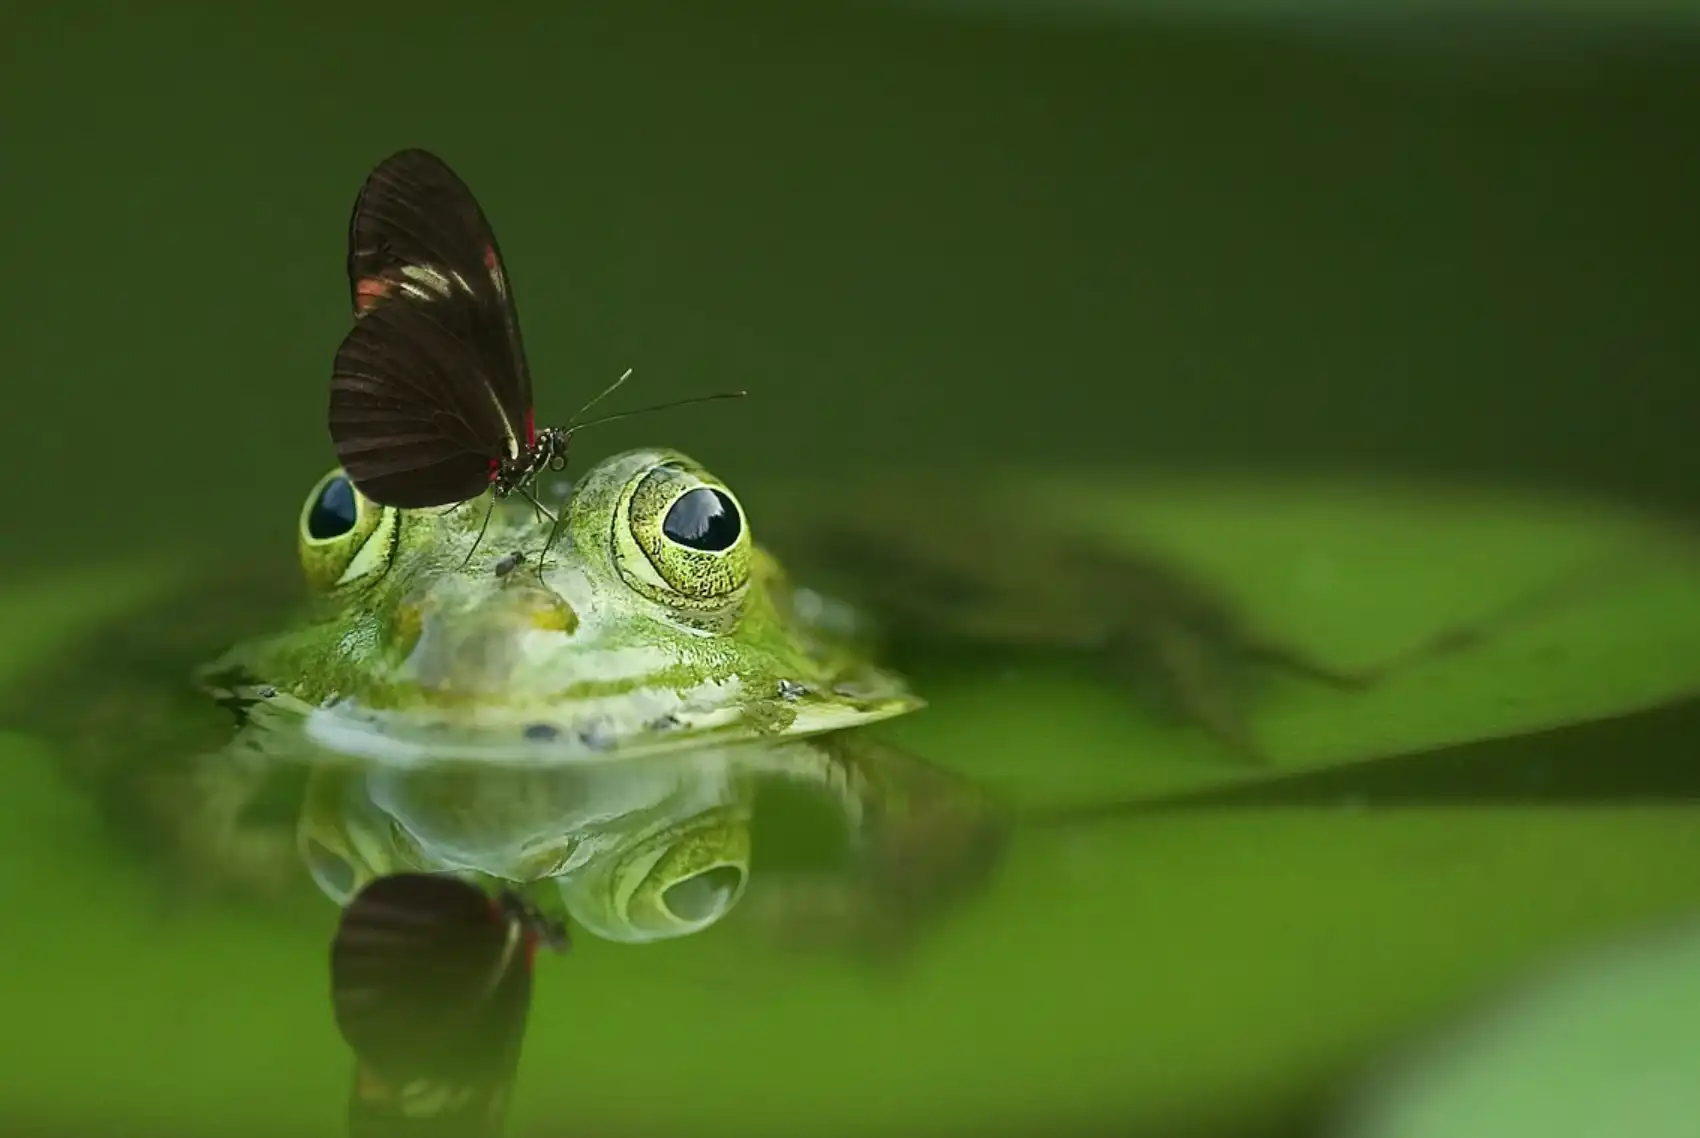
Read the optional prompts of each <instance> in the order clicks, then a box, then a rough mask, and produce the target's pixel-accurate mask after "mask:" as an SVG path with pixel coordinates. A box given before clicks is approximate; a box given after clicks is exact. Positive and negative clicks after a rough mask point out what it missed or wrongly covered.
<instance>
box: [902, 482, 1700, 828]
mask: <svg viewBox="0 0 1700 1138" xmlns="http://www.w3.org/2000/svg"><path fill="white" fill-rule="evenodd" d="M1012 493H1013V494H1014V495H1015V497H1016V500H1017V501H1020V502H1021V503H1022V508H1023V509H1026V510H1030V511H1034V512H1036V513H1039V514H1042V515H1044V516H1046V517H1049V518H1051V519H1053V520H1061V521H1064V522H1066V524H1069V525H1072V526H1078V527H1080V528H1083V529H1086V530H1089V531H1092V532H1096V533H1098V534H1100V535H1102V536H1104V537H1105V538H1107V539H1109V540H1112V541H1116V542H1121V543H1125V545H1126V546H1127V548H1128V549H1130V550H1133V551H1137V550H1142V549H1155V550H1157V551H1158V552H1159V553H1161V554H1164V555H1166V556H1167V557H1168V558H1170V559H1172V560H1173V561H1175V562H1176V563H1178V564H1180V565H1181V566H1183V567H1185V568H1186V569H1187V570H1188V571H1189V572H1191V573H1193V574H1196V575H1197V576H1199V577H1201V578H1202V579H1204V580H1206V581H1208V582H1210V583H1212V584H1213V585H1215V586H1216V587H1218V588H1219V589H1220V590H1221V591H1222V592H1223V593H1224V594H1225V595H1226V596H1227V597H1229V598H1230V599H1231V600H1232V601H1233V602H1234V603H1235V604H1236V606H1237V607H1238V608H1239V609H1240V610H1241V611H1242V612H1243V613H1244V614H1245V615H1246V617H1247V618H1248V619H1249V620H1250V622H1251V623H1252V624H1253V625H1254V626H1255V627H1256V628H1258V629H1260V630H1263V631H1264V632H1266V633H1267V634H1268V635H1269V636H1270V637H1272V638H1274V639H1277V640H1280V641H1281V642H1283V643H1286V644H1289V645H1292V646H1294V647H1297V648H1300V649H1302V650H1304V651H1305V652H1306V653H1308V654H1310V655H1312V656H1315V657H1317V658H1319V659H1321V660H1323V661H1326V662H1328V663H1332V664H1334V665H1337V666H1340V667H1345V668H1354V667H1362V666H1365V665H1374V664H1377V663H1380V662H1383V661H1387V660H1393V659H1397V658H1399V657H1401V656H1403V655H1405V654H1408V653H1411V652H1412V651H1413V650H1414V649H1417V648H1419V647H1420V646H1421V645H1422V644H1423V643H1424V642H1425V641H1426V640H1428V639H1430V638H1432V637H1434V636H1436V635H1437V634H1440V633H1443V632H1446V631H1448V630H1451V629H1458V628H1469V627H1480V628H1482V629H1483V630H1484V631H1485V633H1486V635H1485V638H1484V639H1483V641H1482V642H1481V643H1479V644H1477V645H1475V646H1473V647H1469V648H1467V649H1463V650H1459V651H1457V652H1453V653H1450V654H1445V655H1439V656H1434V657H1431V658H1427V659H1421V660H1418V661H1416V662H1413V663H1411V664H1410V665H1409V666H1405V667H1401V668H1399V669H1396V670H1395V671H1394V672H1393V673H1392V674H1391V675H1389V676H1388V677H1387V678H1386V679H1385V680H1383V681H1381V682H1380V683H1378V684H1376V685H1375V686H1373V687H1371V688H1369V689H1367V690H1363V691H1344V692H1342V691H1339V690H1335V689H1332V688H1329V687H1326V686H1322V685H1318V684H1315V683H1311V682H1305V681H1301V680H1298V679H1293V678H1289V677H1286V676H1281V675H1275V676H1271V677H1270V678H1269V681H1268V683H1267V685H1266V688H1265V691H1264V692H1263V694H1262V698H1261V699H1260V700H1259V702H1258V705H1257V710H1256V713H1255V720H1254V726H1255V729H1256V733H1257V735H1258V737H1259V739H1260V741H1261V743H1262V745H1263V746H1264V748H1265V749H1266V750H1267V752H1268V753H1269V756H1270V758H1271V759H1272V762H1271V763H1270V764H1269V765H1268V766H1265V767H1257V766H1251V765H1248V764H1246V763H1243V762H1238V761H1236V760H1235V759H1233V758H1232V757H1229V756H1227V755H1226V754H1225V753H1224V751H1223V749H1222V748H1220V747H1219V746H1218V745H1216V744H1215V743H1214V742H1213V741H1211V740H1209V739H1208V738H1206V737H1205V736H1204V735H1203V734H1202V733H1201V732H1199V731H1198V730H1197V729H1195V728H1193V727H1191V726H1190V725H1187V724H1184V723H1179V722H1173V721H1167V720H1165V719H1163V718H1161V717H1157V716H1153V715H1152V714H1151V712H1150V708H1149V707H1148V706H1142V705H1141V704H1140V703H1139V702H1138V701H1137V700H1132V699H1129V698H1128V694H1127V692H1126V691H1125V690H1124V689H1123V688H1121V687H1118V686H1117V685H1116V684H1115V683H1114V682H1113V681H1112V680H1110V679H1109V678H1107V677H1093V676H1091V675H1090V673H1089V671H1088V670H1086V669H1084V668H1082V669H1080V670H1078V671H1075V670H1059V669H1055V668H1049V667H1027V666H1023V662H1022V660H1021V658H1020V655H1019V654H1007V655H1006V654H1000V655H998V656H997V657H996V658H995V659H992V658H988V659H985V660H982V661H978V662H966V663H964V662H961V661H958V662H955V663H952V664H950V665H948V666H947V667H946V668H945V669H944V670H941V671H940V672H938V673H937V674H926V675H923V676H919V677H917V680H918V682H919V683H920V686H921V689H922V690H923V692H925V694H926V695H927V696H928V698H929V700H930V701H931V705H932V706H931V708H930V709H929V710H928V711H927V712H925V713H923V714H921V715H919V716H914V717H910V718H908V719H903V720H900V721H897V722H895V723H894V724H893V725H892V726H891V728H890V729H889V730H890V731H891V733H893V734H894V735H896V736H898V737H900V738H901V739H902V740H904V741H905V742H907V743H908V744H909V745H911V746H913V747H915V748H916V749H918V750H920V751H921V753H923V754H926V755H929V756H930V757H933V758H935V759H940V760H942V761H946V762H949V763H951V764H953V765H956V766H959V767H962V768H963V769H967V770H970V771H973V772H974V773H976V774H978V775H980V776H981V777H983V778H986V779H987V780H989V781H991V782H993V783H995V784H997V785H999V786H1001V787H1003V788H1005V789H1007V790H1008V791H1009V792H1010V793H1011V794H1012V795H1013V796H1015V797H1016V798H1017V799H1018V800H1020V801H1022V802H1026V803H1034V804H1047V803H1062V802H1071V803H1072V802H1080V801H1090V800H1094V799H1102V798H1103V797H1105V796H1113V797H1141V796H1153V795H1161V794H1167V793H1174V792H1179V791H1186V790H1195V789H1199V788H1202V787H1207V786H1213V785H1219V784H1225V783H1230V782H1236V781H1246V780H1253V779H1262V778H1268V777H1272V776H1280V775H1284V774H1287V773H1290V772H1292V771H1295V770H1303V769H1311V768H1317V767H1324V766H1332V765H1337V764H1341V763H1347V762H1354V761H1361V760H1364V759H1370V758H1378V757H1383V756H1387V755H1393V754H1399V753H1404V752H1410V751H1417V750H1423V749H1427V748H1432V747H1437V746H1444V745H1448V744H1454V743H1460V742H1465V741H1469V740H1474V739H1481V738H1490V737H1499V736H1506V735H1514V734H1519V733H1523V732H1529V731H1535V730H1539V729H1544V728H1550V727H1555V726H1561V725H1565V724H1571V723H1579V722H1584V721H1588V720H1591V719H1598V718H1604V717H1607V716H1614V715H1621V714H1624V713H1627V712H1631V711H1636V710H1640V709H1645V708H1649V707H1654V706H1658V705H1660V704H1665V703H1669V702H1673V701H1677V700H1682V699H1686V698H1689V697H1691V696H1694V695H1695V694H1697V693H1700V545H1697V544H1696V542H1695V540H1694V539H1693V537H1692V536H1691V534H1690V533H1689V531H1688V529H1687V527H1686V526H1685V525H1682V524H1680V523H1677V522H1674V521H1668V520H1660V519H1656V518H1650V517H1646V516H1643V515H1641V514H1639V513H1637V512H1635V511H1632V510H1628V509H1624V508H1621V507H1613V506H1612V505H1610V504H1606V503H1595V502H1589V501H1567V500H1564V499H1555V498H1549V497H1543V496H1537V495H1533V494H1523V495H1519V494H1514V493H1509V492H1501V493H1495V492H1490V491H1484V490H1479V489H1467V488H1459V489H1453V488H1441V489H1434V488H1420V487H1412V486H1394V485H1378V484H1374V483H1364V482H1354V481H1351V480H1345V479H1340V480H1313V481H1299V480H1285V481H1282V480H1276V479H1273V478H1267V477H1265V478H1257V479H1253V478H1249V477H1248V478H1244V479H1228V478H1216V479H1178V478H1169V479H1162V478H1151V479H1145V480H1138V479H1132V478H1129V477H1128V476H1126V475H1121V476H1117V475H1114V474H1106V475H1103V476H1099V477H1086V476H1071V477H1068V478H1062V477H1055V476H1053V477H1035V478H1031V479H1026V480H1020V481H1017V482H1015V483H1014V484H1013V491H1012Z"/></svg>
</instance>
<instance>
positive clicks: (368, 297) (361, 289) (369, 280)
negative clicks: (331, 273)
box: [354, 277, 393, 315]
mask: <svg viewBox="0 0 1700 1138" xmlns="http://www.w3.org/2000/svg"><path fill="white" fill-rule="evenodd" d="M392 287H393V284H392V282H390V281H386V280H385V279H384V278H383V277H362V278H361V279H360V280H359V281H358V282H356V283H355V285H354V311H355V312H356V313H358V314H360V315H365V314H366V313H368V312H370V311H372V308H373V306H374V305H376V304H377V303H378V302H379V301H380V300H382V299H384V297H386V296H388V295H389V294H390V289H391V288H392Z"/></svg>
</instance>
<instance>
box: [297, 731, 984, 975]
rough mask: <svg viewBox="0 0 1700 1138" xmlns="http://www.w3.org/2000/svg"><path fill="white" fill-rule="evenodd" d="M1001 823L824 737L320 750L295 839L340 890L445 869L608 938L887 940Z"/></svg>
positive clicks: (965, 878)
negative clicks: (739, 930)
mask: <svg viewBox="0 0 1700 1138" xmlns="http://www.w3.org/2000/svg"><path fill="white" fill-rule="evenodd" d="M758 805H759V806H760V815H761V826H760V828H761V829H762V830H763V831H764V832H765V834H766V836H767V838H768V845H769V853H770V854H771V858H770V859H764V865H763V866H762V869H761V871H760V872H756V871H755V868H754V866H753V864H752V853H753V850H754V847H755V844H756V843H755V840H754V837H753V835H754V833H755V831H756V830H757V828H758V826H757V816H758ZM1003 832H1004V818H1003V816H1002V814H1001V812H1000V811H998V810H997V809H996V808H995V807H994V806H993V805H992V803H991V802H990V801H989V800H988V799H987V798H986V796H985V795H984V794H982V793H981V792H980V791H979V790H978V789H977V788H976V787H974V786H973V785H971V784H970V783H968V782H966V781H964V780H962V779H960V778H958V777H957V776H954V775H951V774H949V773H948V772H945V771H942V770H940V769H938V768H935V767H932V766H929V765H927V764H925V763H922V762H920V761H918V760H916V759H914V758H912V757H911V756H908V755H906V754H904V753H902V752H899V751H897V750H895V749H893V748H890V747H888V746H885V745H883V744H881V743H879V742H877V741H875V740H872V739H869V738H864V737H859V736H856V735H831V736H825V737H821V738H813V739H803V740H796V741H791V742H785V743H775V744H762V745H746V746H737V747H710V748H703V749H700V750H693V751H686V752H680V753H676V754H671V755H654V756H647V757H644V758H642V759H638V760H626V761H609V762H605V763H591V764H578V765H575V766H570V767H561V768H555V769H537V768H503V767H480V766H474V765H471V764H456V765H445V766H442V767H425V768H405V769H398V768H393V767H377V766H368V765H354V764H349V763H346V762H339V761H332V760H327V761H326V762H324V763H322V764H320V765H318V766H317V767H315V768H314V770H313V772H312V774H311V776H310V779H309V783H308V786H307V791H306V796H305V802H304V804H303V807H302V810H301V814H300V821H299V826H298V835H297V836H298V848H299V852H300V855H301V857H302V859H303V861H304V862H305V865H306V867H307V870H308V872H309V873H310V874H311V876H312V878H313V881H314V882H315V883H316V884H317V885H318V887H319V889H320V890H321V891H322V892H323V893H325V894H326V895H327V896H328V897H330V898H331V899H332V900H334V901H336V902H338V903H339V904H343V903H346V902H347V901H348V900H349V898H350V897H352V896H354V895H355V894H356V893H357V892H358V891H359V890H360V889H362V888H363V887H365V886H366V885H367V884H368V883H369V882H371V881H373V880H375V879H377V878H379V877H382V876H385V875H388V874H393V873H400V872H410V871H413V872H450V873H459V874H465V875H468V876H469V877H470V878H472V879H475V880H487V881H491V882H496V883H500V884H501V885H503V886H505V887H507V888H511V889H514V890H516V891H518V892H520V893H521V894H523V896H525V897H526V898H527V899H528V900H529V901H530V902H531V903H533V904H535V905H536V906H538V908H539V909H540V910H541V911H543V912H548V913H551V914H553V915H557V916H558V917H560V918H562V919H565V920H567V921H569V922H570V923H571V924H572V925H573V926H576V927H578V928H580V929H583V930H584V931H586V932H588V933H590V934H592V935H594V936H597V937H600V938H602V939H605V940H611V941H618V942H624V943H641V942H646V941H655V940H661V939H667V938H674V937H682V936H688V935H691V934H694V933H700V932H703V931H705V930H707V929H709V928H710V927H713V926H715V925H717V924H719V923H721V922H722V921H723V920H725V919H726V918H727V917H729V916H730V915H732V914H733V912H734V911H735V910H739V909H742V911H743V915H744V916H745V923H746V924H747V925H750V926H753V927H756V928H759V929H761V930H763V931H765V932H768V933H773V934H779V935H781V936H785V937H796V936H803V937H807V938H810V939H819V938H821V937H825V938H828V939H832V940H835V941H839V942H850V943H854V944H861V945H867V946H882V947H890V946H892V945H893V944H896V943H900V942H902V941H903V940H905V939H907V937H908V935H910V934H911V933H913V932H914V931H915V930H916V929H917V928H918V927H920V926H921V925H922V924H923V923H924V918H925V917H926V916H928V915H929V914H930V913H932V912H935V911H937V910H938V909H939V908H940V907H941V906H942V904H943V903H944V902H945V901H947V900H949V899H950V898H951V897H953V896H958V895H960V894H961V893H962V892H964V891H965V890H967V889H969V888H971V887H973V886H974V885H976V884H978V883H979V882H980V881H981V880H982V879H983V878H984V876H985V874H986V872H987V871H988V870H989V869H990V868H991V867H992V865H993V864H995V861H996V858H997V854H998V852H999V850H1000V849H1001V847H1002V837H1003ZM823 834H824V835H830V836H831V840H829V841H824V842H823V840H822V838H821V835H823Z"/></svg>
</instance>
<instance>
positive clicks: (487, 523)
mask: <svg viewBox="0 0 1700 1138" xmlns="http://www.w3.org/2000/svg"><path fill="white" fill-rule="evenodd" d="M495 512H496V499H495V498H494V497H492V498H491V499H490V504H489V505H488V506H486V507H485V508H484V523H483V524H482V525H480V526H479V527H478V536H477V537H476V538H474V539H473V541H472V548H471V549H469V550H467V551H466V560H465V561H462V562H461V563H460V567H461V568H462V569H465V568H466V567H467V566H468V565H470V564H472V555H473V554H474V553H477V552H478V547H479V546H480V545H482V544H483V543H484V534H485V532H486V531H487V530H489V528H490V515H491V514H493V513H495Z"/></svg>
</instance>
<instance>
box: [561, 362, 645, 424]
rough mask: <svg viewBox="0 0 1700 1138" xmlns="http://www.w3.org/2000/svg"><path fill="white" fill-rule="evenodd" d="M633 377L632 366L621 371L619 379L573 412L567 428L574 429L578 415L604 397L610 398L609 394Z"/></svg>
mask: <svg viewBox="0 0 1700 1138" xmlns="http://www.w3.org/2000/svg"><path fill="white" fill-rule="evenodd" d="M631 377H632V369H631V368H627V369H626V370H625V371H623V372H621V373H620V378H619V379H616V380H615V381H614V382H613V383H610V384H609V385H608V386H607V387H604V388H603V389H602V390H601V391H600V392H599V393H598V394H597V395H596V397H595V398H593V399H592V400H591V401H590V402H589V403H586V404H585V405H584V406H583V407H580V408H579V409H578V410H577V411H575V412H573V417H572V418H571V419H569V420H567V429H568V430H569V431H570V430H571V429H572V426H573V424H574V423H576V422H578V417H579V416H580V415H582V414H584V413H585V412H586V411H588V410H590V409H591V408H592V407H594V406H596V405H597V404H598V403H600V402H602V401H603V400H604V399H606V398H608V396H610V395H612V394H614V392H616V391H618V390H620V385H621V384H623V383H625V382H626V380H628V379H630V378H631Z"/></svg>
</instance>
